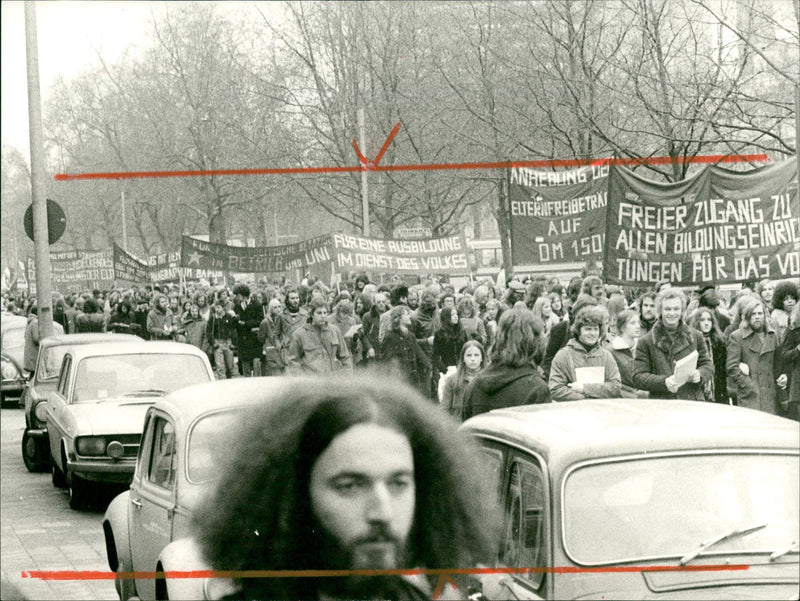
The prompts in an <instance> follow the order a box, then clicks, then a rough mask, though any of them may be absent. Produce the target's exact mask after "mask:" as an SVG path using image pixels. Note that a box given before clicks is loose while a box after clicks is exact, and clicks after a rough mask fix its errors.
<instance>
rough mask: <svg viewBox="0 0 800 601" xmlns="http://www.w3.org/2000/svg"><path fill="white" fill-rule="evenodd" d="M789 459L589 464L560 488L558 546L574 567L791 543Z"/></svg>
mask: <svg viewBox="0 0 800 601" xmlns="http://www.w3.org/2000/svg"><path fill="white" fill-rule="evenodd" d="M799 482H800V463H798V457H797V456H796V455H793V456H787V455H755V454H750V455H748V454H717V455H686V456H674V457H660V458H652V459H637V460H631V461H619V462H615V463H602V464H592V465H587V466H584V467H581V468H579V469H577V470H575V471H573V472H572V473H571V474H570V475H569V476H568V477H567V480H566V483H565V485H564V498H563V506H564V541H565V547H566V551H567V553H568V554H569V555H570V557H571V558H572V559H573V560H574V561H575V562H577V563H580V564H595V563H608V562H621V561H625V560H636V559H643V558H651V557H671V556H675V557H677V558H680V557H684V556H686V555H687V554H690V553H692V551H695V550H696V549H697V547H698V546H699V545H701V543H703V542H704V541H707V540H710V539H714V538H718V537H720V536H723V535H724V534H726V533H730V532H733V531H736V530H738V529H747V528H750V527H753V526H755V525H760V524H766V526H765V527H763V528H758V529H754V530H753V531H752V532H747V533H742V534H741V535H738V536H732V537H730V538H729V539H727V540H724V541H721V542H720V543H719V544H716V545H714V546H712V547H709V549H708V550H707V551H703V553H737V552H767V553H772V552H774V551H775V550H776V549H778V548H781V547H786V546H788V545H790V544H791V543H792V541H794V540H796V537H797V532H798V529H800V520H799V519H798V512H797V507H798V505H800V484H798V483H799Z"/></svg>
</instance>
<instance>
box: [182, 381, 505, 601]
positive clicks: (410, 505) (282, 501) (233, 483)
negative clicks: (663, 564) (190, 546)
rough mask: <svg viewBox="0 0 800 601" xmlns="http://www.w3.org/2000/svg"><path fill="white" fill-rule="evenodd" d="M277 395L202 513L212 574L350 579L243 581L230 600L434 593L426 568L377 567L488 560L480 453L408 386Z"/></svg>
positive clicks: (492, 517)
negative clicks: (411, 572)
mask: <svg viewBox="0 0 800 601" xmlns="http://www.w3.org/2000/svg"><path fill="white" fill-rule="evenodd" d="M278 397H279V398H277V399H276V400H275V402H274V403H270V404H269V405H268V406H267V407H266V408H263V409H261V410H259V411H256V412H255V413H254V414H248V416H247V426H246V428H245V430H244V432H243V433H242V435H241V437H240V439H239V443H240V447H239V452H238V453H237V454H236V456H235V459H234V460H233V462H232V464H231V465H229V466H228V467H227V468H226V469H224V470H222V471H221V473H222V474H224V476H223V477H222V478H221V480H220V482H219V483H218V485H217V488H216V492H215V493H213V494H212V495H210V497H209V498H208V499H207V501H206V503H205V504H204V506H203V507H201V508H200V510H199V511H198V512H197V514H196V517H195V524H196V526H197V528H198V530H199V532H198V540H199V542H200V545H201V548H202V549H203V554H204V556H205V557H206V559H207V560H208V561H209V562H210V563H211V565H212V566H213V567H214V568H215V569H217V570H237V571H239V570H344V571H346V572H345V574H346V575H340V576H333V575H325V576H323V577H308V576H305V575H304V577H282V578H250V579H247V578H242V579H239V580H237V581H236V582H235V584H236V586H237V587H238V589H237V591H236V593H235V594H233V595H232V596H231V598H236V599H398V600H401V599H403V600H405V599H411V600H420V599H430V598H431V592H432V587H431V583H430V582H429V581H428V580H427V579H426V578H425V577H424V576H420V575H416V576H401V575H391V574H385V573H381V572H380V571H383V570H398V569H413V568H427V569H449V568H470V567H476V566H478V565H479V564H482V563H490V562H492V561H493V559H494V557H496V549H495V548H494V547H495V544H496V543H495V541H496V540H497V536H496V534H497V530H496V524H497V521H496V518H497V515H496V512H495V511H494V507H493V506H492V505H491V502H490V501H488V500H487V499H490V498H491V496H492V495H491V493H489V492H488V491H487V486H486V484H485V482H484V481H483V480H484V479H482V478H481V477H480V474H481V473H482V470H481V469H480V467H479V466H480V461H481V460H480V458H479V457H478V456H477V455H476V454H475V450H474V449H473V447H472V446H471V444H469V443H468V441H466V440H463V439H461V438H459V435H458V434H457V432H456V429H455V424H454V423H452V422H451V421H450V420H449V418H448V416H446V415H445V414H444V413H443V412H441V411H439V410H438V409H437V408H436V407H432V406H430V404H427V406H426V403H425V401H423V400H422V399H421V398H420V397H419V396H418V395H416V394H415V393H414V392H413V391H412V390H411V389H410V388H409V387H407V386H405V385H402V384H400V383H397V382H387V381H386V380H385V379H384V380H382V381H379V380H375V379H372V378H364V379H359V380H358V381H357V382H354V381H352V380H350V381H346V380H337V379H324V380H304V381H301V380H298V381H297V385H293V386H286V387H284V388H282V389H281V391H280V393H279V394H278ZM265 432H269V436H265V435H264V433H265ZM351 570H370V571H372V570H375V571H378V573H377V574H370V575H363V572H362V574H361V575H356V574H352V573H349V574H348V573H347V571H351Z"/></svg>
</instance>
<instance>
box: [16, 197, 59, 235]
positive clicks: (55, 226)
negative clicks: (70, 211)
mask: <svg viewBox="0 0 800 601" xmlns="http://www.w3.org/2000/svg"><path fill="white" fill-rule="evenodd" d="M22 225H23V226H24V227H25V233H26V234H28V238H30V239H31V240H33V203H31V204H30V206H29V207H28V209H27V210H26V211H25V217H24V219H23V220H22ZM66 229H67V215H66V214H65V213H64V209H62V208H61V205H59V204H58V203H57V202H56V201H55V200H50V199H49V198H48V199H47V243H48V244H55V243H56V242H58V241H59V239H60V238H61V236H63V235H64V231H65V230H66Z"/></svg>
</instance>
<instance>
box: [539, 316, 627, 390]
mask: <svg viewBox="0 0 800 601" xmlns="http://www.w3.org/2000/svg"><path fill="white" fill-rule="evenodd" d="M607 324H608V311H607V310H606V309H605V308H604V307H601V306H588V307H586V308H584V309H581V310H580V311H579V312H578V314H577V315H576V316H575V319H574V321H573V324H572V327H571V329H570V330H571V332H570V333H571V334H572V338H571V339H570V340H569V341H568V342H567V345H566V346H565V347H564V348H562V349H561V350H560V351H558V352H557V353H556V356H555V357H554V358H553V363H552V365H551V366H550V380H549V383H548V385H549V387H550V396H551V397H552V399H553V401H554V402H558V401H577V400H580V399H586V398H595V399H603V398H614V397H618V396H620V393H621V386H622V382H621V380H620V375H619V368H618V367H617V362H616V361H615V360H614V357H613V356H612V355H611V353H610V352H608V351H607V350H606V349H604V348H603V345H602V343H601V341H602V340H603V339H604V338H605V333H606V329H607Z"/></svg>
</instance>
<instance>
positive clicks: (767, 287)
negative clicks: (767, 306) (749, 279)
mask: <svg viewBox="0 0 800 601" xmlns="http://www.w3.org/2000/svg"><path fill="white" fill-rule="evenodd" d="M774 295H775V284H773V283H772V282H767V283H766V284H764V287H763V288H762V289H761V298H763V299H764V302H767V303H771V302H772V297H773V296H774Z"/></svg>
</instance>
